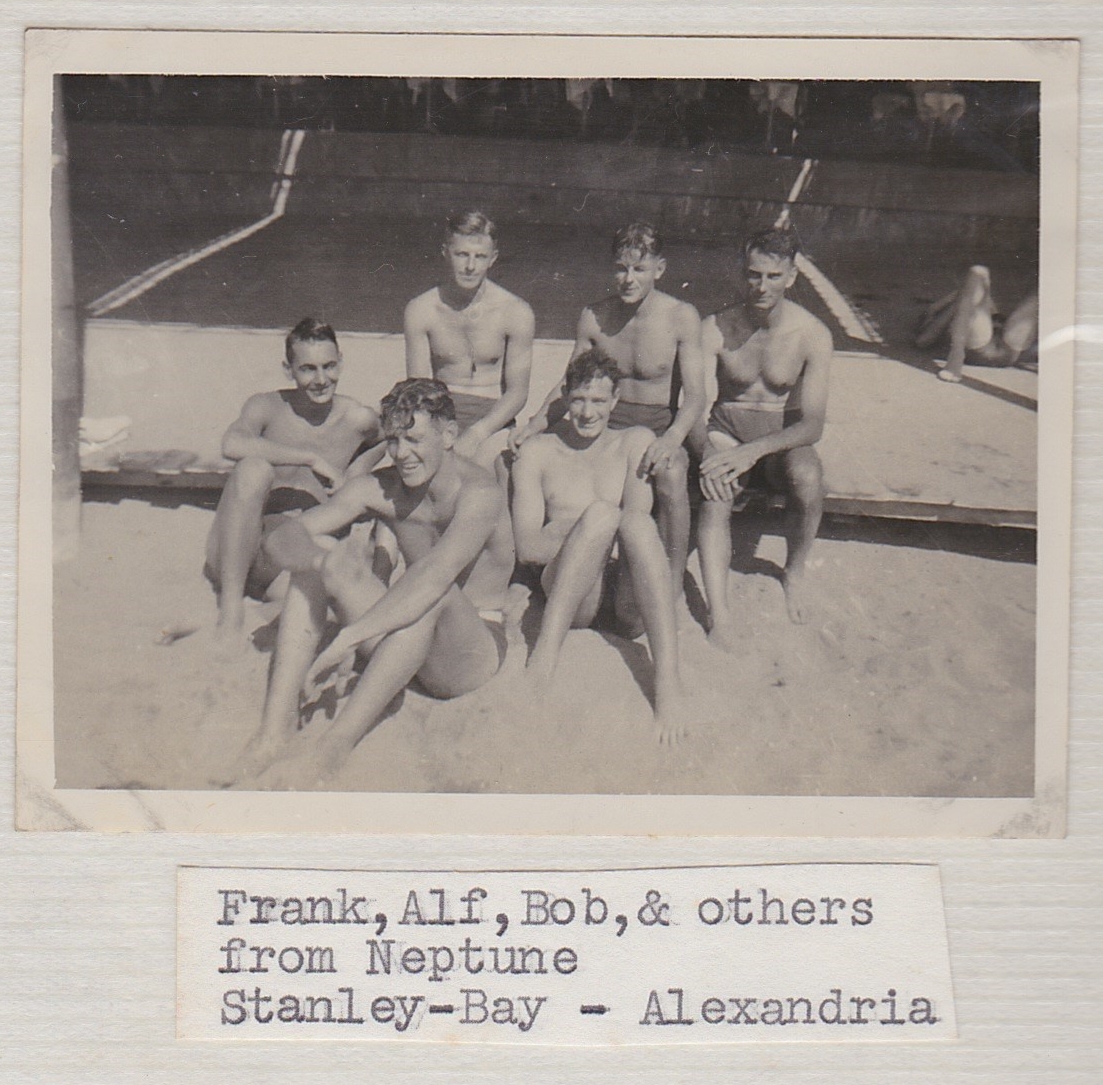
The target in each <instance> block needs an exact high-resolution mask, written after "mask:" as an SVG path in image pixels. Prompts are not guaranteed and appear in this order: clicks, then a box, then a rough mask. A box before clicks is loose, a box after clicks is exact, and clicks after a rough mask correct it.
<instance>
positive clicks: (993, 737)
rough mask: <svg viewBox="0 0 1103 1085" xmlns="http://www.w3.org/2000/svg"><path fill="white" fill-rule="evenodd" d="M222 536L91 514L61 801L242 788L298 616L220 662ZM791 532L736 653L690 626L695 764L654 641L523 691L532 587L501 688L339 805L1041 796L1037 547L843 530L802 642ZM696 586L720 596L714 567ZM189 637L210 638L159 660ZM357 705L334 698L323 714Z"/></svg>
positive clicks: (412, 695)
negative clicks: (667, 727) (675, 727)
mask: <svg viewBox="0 0 1103 1085" xmlns="http://www.w3.org/2000/svg"><path fill="white" fill-rule="evenodd" d="M212 516H213V514H212V512H211V511H209V510H208V509H206V508H201V507H196V506H194V505H187V504H182V505H180V506H179V507H175V508H174V507H166V506H165V505H163V504H162V505H154V504H150V503H148V502H146V501H144V500H133V499H125V500H121V501H119V502H118V503H111V502H108V501H94V502H86V504H85V506H84V520H83V535H82V541H81V552H80V556H79V558H78V559H77V560H76V561H75V562H73V563H71V564H67V565H62V566H59V567H58V569H57V571H56V581H55V588H56V591H55V594H56V603H55V721H56V722H55V753H56V767H57V785H58V786H59V787H81V788H107V789H117V788H138V789H189V790H203V789H208V788H217V787H224V786H227V785H228V784H231V783H234V782H237V781H235V776H234V765H235V762H236V759H237V757H238V755H239V753H240V751H241V749H242V747H243V745H244V744H245V742H246V741H247V740H248V738H249V736H250V734H251V733H252V730H253V729H254V728H255V726H256V724H257V721H258V719H259V713H260V709H261V705H262V701H263V695H264V686H265V678H266V673H267V667H268V662H269V659H270V653H271V649H272V643H273V638H274V634H275V628H276V626H275V621H276V618H277V615H278V609H279V608H278V605H277V604H274V603H267V604H261V603H250V604H249V611H248V618H247V621H248V627H249V629H250V631H251V632H252V638H251V644H250V645H249V646H248V647H247V648H246V649H245V650H244V652H243V654H242V655H241V657H240V658H236V659H233V660H232V661H227V660H225V659H223V658H220V657H219V656H218V655H217V654H216V652H215V650H214V645H213V642H212V640H211V635H210V631H211V628H212V627H213V624H214V618H215V604H214V595H213V593H212V591H211V589H210V587H209V586H208V585H207V583H206V582H205V581H204V580H203V578H202V575H201V571H200V565H201V554H202V552H203V541H204V539H205V536H206V532H207V530H208V528H209V525H210V523H211V520H212ZM779 524H780V521H779V520H778V519H777V517H775V516H767V515H766V514H761V515H757V516H756V515H751V514H745V516H744V518H743V519H740V520H737V525H736V526H737V542H736V546H735V554H734V556H733V570H734V571H733V573H732V575H731V578H730V580H731V587H730V590H731V593H732V600H733V605H734V607H735V608H736V613H738V614H739V615H741V617H742V621H741V625H740V642H739V650H738V652H737V653H736V654H735V655H734V656H729V655H725V654H722V653H720V652H718V651H717V650H715V649H714V648H712V647H710V646H709V645H708V643H707V641H706V638H705V633H704V630H703V628H702V627H701V625H700V621H699V619H700V616H701V606H700V603H699V593H697V592H696V591H695V590H693V586H692V585H691V586H690V591H689V592H688V596H687V598H688V602H689V606H690V611H691V612H692V614H693V615H695V616H696V617H695V618H694V617H691V615H689V614H687V615H685V616H684V617H683V620H682V622H681V630H680V643H681V650H682V653H681V654H682V661H683V670H684V678H685V684H686V687H687V689H688V691H689V696H688V700H687V712H686V722H687V727H688V731H689V734H688V736H687V737H686V739H684V740H683V742H682V743H681V744H680V745H679V746H677V747H676V748H674V749H668V748H660V747H659V746H657V745H656V744H655V743H654V740H653V739H652V737H651V734H650V731H649V724H650V709H649V706H648V700H647V689H648V678H647V674H648V670H649V666H648V657H647V654H646V641H645V639H643V638H641V640H640V641H638V642H630V641H626V640H623V639H620V638H618V637H615V636H612V635H608V634H602V633H599V632H596V631H592V630H585V631H579V632H575V633H572V634H571V635H570V636H569V637H568V640H567V643H566V645H565V649H564V652H563V656H562V660H561V664H560V672H559V676H560V677H559V681H558V683H557V685H556V687H555V688H554V690H553V691H552V694H551V696H550V697H549V698H548V699H547V700H546V701H545V702H543V703H541V704H538V705H534V704H532V703H531V702H530V701H529V700H526V698H525V690H524V687H523V684H522V683H521V681H520V678H521V672H522V669H523V667H524V661H525V656H526V640H527V642H528V643H529V644H531V642H532V639H533V637H534V635H535V631H536V628H537V627H538V624H539V600H538V599H537V598H530V597H529V592H528V590H527V589H526V588H525V587H523V586H522V585H520V584H516V585H514V586H513V587H512V588H511V598H510V604H511V605H510V613H509V621H508V623H507V625H508V634H509V650H508V653H507V657H506V662H505V664H504V666H503V668H502V670H501V671H500V672H499V674H498V675H497V676H496V677H495V678H494V679H493V680H492V681H491V682H490V683H489V684H488V685H487V686H485V687H483V688H482V689H481V690H478V691H476V692H475V693H473V694H471V695H468V696H466V697H463V698H460V699H458V700H455V701H452V702H440V701H435V700H433V699H431V698H430V697H428V696H426V695H425V694H423V693H421V692H419V691H417V690H416V689H411V690H409V691H407V692H406V693H405V694H404V695H403V696H401V697H400V698H397V699H396V701H395V703H394V704H393V705H392V706H391V710H390V712H389V713H388V714H387V715H386V716H385V717H384V718H383V719H382V720H381V722H380V723H379V724H378V726H377V727H376V728H375V729H374V730H373V731H371V732H370V733H369V734H368V735H367V736H366V737H365V738H364V739H363V740H362V741H361V742H360V744H359V745H358V747H357V748H356V750H355V751H354V753H353V755H352V756H351V757H350V759H349V760H348V762H347V764H346V765H345V766H344V767H343V769H342V770H341V771H340V772H339V773H338V774H337V776H336V777H334V778H332V779H331V780H330V781H328V782H327V783H325V785H324V786H325V788H326V789H328V790H340V791H354V792H372V791H381V792H385V791H400V792H436V793H442V792H470V793H533V794H540V793H544V794H548V793H565V794H566V793H605V794H713V795H728V794H735V795H739V794H742V795H813V796H815V795H871V796H890V795H911V796H1018V795H1027V794H1029V793H1030V791H1031V787H1032V779H1033V748H1034V704H1033V680H1032V675H1033V667H1034V589H1035V572H1036V570H1035V566H1034V565H1033V563H1032V562H1031V561H1030V560H1029V559H1030V555H1028V554H1023V553H1021V552H1017V551H1016V544H1015V542H1014V541H1013V542H1011V543H1007V542H1003V543H1001V542H1000V541H999V540H998V539H997V541H995V542H993V541H992V540H993V538H994V534H993V533H992V532H991V531H989V532H988V533H987V534H983V533H981V532H978V531H977V530H969V529H965V528H960V527H959V528H956V529H955V528H950V527H946V526H941V527H940V526H937V525H922V524H914V523H913V524H890V523H887V522H879V523H877V522H863V523H862V524H855V525H847V524H845V523H835V524H827V525H825V530H824V532H823V536H824V537H822V538H821V539H820V540H819V542H818V543H817V549H816V551H815V553H814V555H813V567H812V570H811V576H810V584H809V595H810V603H811V605H812V608H813V617H812V621H811V622H810V624H808V625H807V626H803V627H798V626H794V625H792V624H791V623H790V622H789V620H788V618H787V616H786V612H785V607H784V602H783V598H782V592H781V587H780V584H779V583H778V581H777V579H776V574H777V567H778V565H779V564H780V562H781V561H782V560H783V557H784V542H783V540H782V539H781V538H780V537H779V536H778V534H777V531H778V528H779ZM763 532H765V533H763ZM996 534H997V535H998V533H996ZM1012 538H1013V539H1017V540H1018V542H1019V543H1021V542H1022V538H1023V536H1022V535H1017V536H1012ZM690 572H691V574H692V575H693V576H694V577H695V583H696V582H699V578H697V569H696V558H695V557H694V558H692V559H691V563H690ZM167 629H168V630H171V629H175V630H177V631H178V632H182V631H185V630H191V629H194V630H195V632H192V633H190V634H189V635H187V636H182V637H180V638H179V639H177V640H175V642H174V643H172V644H171V645H164V644H161V643H158V641H159V640H162V639H165V638H163V636H162V634H163V631H164V630H167ZM335 707H337V706H336V704H335V703H334V702H333V699H332V696H331V697H330V698H329V699H328V702H327V699H326V698H323V700H322V702H321V704H320V706H319V708H318V709H317V711H318V712H319V713H324V712H326V711H333V709H334V708H335ZM317 718H319V719H320V718H322V717H321V716H318V717H317ZM307 726H309V723H308V724H307ZM314 786H317V785H316V782H315V781H312V780H310V779H303V780H302V781H301V782H298V783H297V784H296V787H297V788H298V789H309V788H311V787H314Z"/></svg>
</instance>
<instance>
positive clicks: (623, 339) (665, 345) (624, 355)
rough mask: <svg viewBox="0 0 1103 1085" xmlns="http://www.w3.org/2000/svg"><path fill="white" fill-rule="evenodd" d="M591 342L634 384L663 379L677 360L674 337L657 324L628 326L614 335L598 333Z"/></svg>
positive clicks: (662, 324) (664, 325)
mask: <svg viewBox="0 0 1103 1085" xmlns="http://www.w3.org/2000/svg"><path fill="white" fill-rule="evenodd" d="M594 342H595V345H596V346H597V347H598V348H599V349H600V350H602V351H603V352H604V353H605V354H607V355H608V356H609V357H610V358H612V359H613V360H614V361H615V362H616V363H617V367H618V368H619V369H620V371H621V373H622V374H623V375H624V376H625V377H631V378H634V379H636V380H647V379H649V378H655V377H663V376H667V375H668V374H669V373H670V372H671V371H672V370H673V368H674V363H675V361H676V360H677V357H678V340H677V337H676V336H675V334H674V332H673V330H672V329H671V328H670V327H669V325H667V324H665V323H663V322H660V321H651V322H647V323H643V324H636V323H635V322H629V323H628V324H627V325H625V327H624V328H622V329H621V330H620V331H619V332H617V333H616V334H614V335H608V334H606V333H604V332H601V331H599V332H598V333H597V335H596V336H595V337H594Z"/></svg>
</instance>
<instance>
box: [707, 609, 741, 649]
mask: <svg viewBox="0 0 1103 1085" xmlns="http://www.w3.org/2000/svg"><path fill="white" fill-rule="evenodd" d="M711 625H712V628H711V629H710V630H709V644H711V645H712V646H713V648H719V649H720V651H721V652H728V653H729V654H731V655H734V654H735V652H736V651H737V648H738V642H737V640H736V636H735V624H734V623H733V622H732V620H731V619H730V618H724V619H722V620H715V621H713V622H712V623H711Z"/></svg>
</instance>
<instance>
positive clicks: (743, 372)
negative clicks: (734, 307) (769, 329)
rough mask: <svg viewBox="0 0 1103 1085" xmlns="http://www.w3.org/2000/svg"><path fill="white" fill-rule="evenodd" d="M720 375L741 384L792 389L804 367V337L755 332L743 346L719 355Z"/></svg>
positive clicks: (725, 349) (726, 345)
mask: <svg viewBox="0 0 1103 1085" xmlns="http://www.w3.org/2000/svg"><path fill="white" fill-rule="evenodd" d="M719 361H720V376H721V377H723V378H726V379H727V380H729V381H732V382H736V383H738V384H741V385H751V384H755V383H756V382H761V383H763V384H765V385H766V386H768V387H769V388H771V389H774V390H777V391H783V390H785V389H788V388H791V387H792V386H793V385H794V384H795V383H796V381H797V379H798V378H799V377H800V374H801V371H802V369H803V367H804V356H803V352H802V350H801V341H800V337H799V336H797V335H793V334H785V335H777V334H771V335H766V334H763V333H762V332H755V333H754V334H752V335H750V336H749V337H748V338H747V339H746V340H745V341H744V342H743V343H742V344H741V345H740V346H735V347H733V346H731V345H728V344H725V346H724V347H723V348H722V349H721V350H720V352H719Z"/></svg>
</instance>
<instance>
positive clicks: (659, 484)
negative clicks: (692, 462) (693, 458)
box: [655, 447, 689, 501]
mask: <svg viewBox="0 0 1103 1085" xmlns="http://www.w3.org/2000/svg"><path fill="white" fill-rule="evenodd" d="M688 474H689V454H688V453H687V452H686V450H685V449H684V448H681V447H679V448H678V449H677V451H676V452H675V453H674V454H673V455H672V456H671V457H670V463H669V464H668V465H667V466H665V467H660V468H659V469H658V470H657V471H656V472H655V492H656V493H657V494H658V495H659V496H660V497H662V498H664V499H671V498H672V499H675V500H677V499H679V498H681V497H684V498H685V499H686V501H688V500H689V489H688V487H687V482H686V480H687V476H688Z"/></svg>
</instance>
